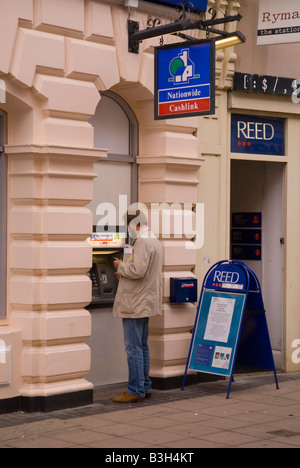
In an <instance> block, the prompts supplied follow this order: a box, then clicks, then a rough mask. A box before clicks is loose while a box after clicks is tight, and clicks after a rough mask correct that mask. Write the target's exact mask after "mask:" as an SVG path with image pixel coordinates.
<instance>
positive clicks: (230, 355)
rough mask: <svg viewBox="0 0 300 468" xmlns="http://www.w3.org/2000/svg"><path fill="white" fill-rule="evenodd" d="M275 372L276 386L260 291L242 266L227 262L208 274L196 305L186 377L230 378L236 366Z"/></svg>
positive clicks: (235, 262)
mask: <svg viewBox="0 0 300 468" xmlns="http://www.w3.org/2000/svg"><path fill="white" fill-rule="evenodd" d="M236 364H240V365H245V366H253V367H258V368H262V369H270V370H273V372H274V376H275V382H276V385H277V388H279V387H278V380H277V375H276V370H275V364H274V359H273V353H272V347H271V342H270V336H269V331H268V325H267V320H266V313H265V309H264V303H263V298H262V293H261V287H260V284H259V281H258V279H257V276H256V275H255V273H254V271H253V270H252V269H251V268H250V267H249V266H248V265H246V264H245V263H243V262H240V261H235V260H225V261H221V262H218V263H216V264H215V265H214V266H213V267H212V268H211V269H210V270H209V271H208V273H207V275H206V277H205V279H204V282H203V286H202V292H201V297H200V301H199V305H198V311H197V316H196V321H195V326H194V330H193V337H192V340H191V346H190V351H189V356H188V360H187V365H186V370H185V375H184V380H183V384H182V390H184V385H185V379H186V375H187V371H188V370H189V369H190V370H193V371H197V372H203V373H206V374H213V375H221V376H223V377H224V376H226V377H230V381H229V387H228V392H227V398H229V394H230V389H231V384H232V382H233V374H234V369H235V365H236Z"/></svg>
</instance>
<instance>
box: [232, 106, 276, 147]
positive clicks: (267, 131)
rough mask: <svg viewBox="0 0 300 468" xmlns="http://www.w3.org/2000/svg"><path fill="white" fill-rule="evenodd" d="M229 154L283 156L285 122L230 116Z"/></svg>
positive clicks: (274, 119) (248, 116) (263, 118)
mask: <svg viewBox="0 0 300 468" xmlns="http://www.w3.org/2000/svg"><path fill="white" fill-rule="evenodd" d="M231 152H232V153H243V154H264V155H270V156H271V155H273V156H284V155H285V120H284V119H280V118H273V117H260V116H254V115H241V114H232V116H231Z"/></svg>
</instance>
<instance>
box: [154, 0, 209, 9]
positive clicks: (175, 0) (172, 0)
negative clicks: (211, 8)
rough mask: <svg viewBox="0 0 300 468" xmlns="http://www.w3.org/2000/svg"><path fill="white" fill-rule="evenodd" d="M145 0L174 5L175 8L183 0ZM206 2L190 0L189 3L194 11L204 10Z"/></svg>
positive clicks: (203, 0) (204, 0)
mask: <svg viewBox="0 0 300 468" xmlns="http://www.w3.org/2000/svg"><path fill="white" fill-rule="evenodd" d="M145 1H146V2H148V3H159V4H161V5H165V6H170V7H176V8H177V7H178V6H180V5H181V4H182V5H183V0H145ZM207 2H208V0H192V1H191V2H190V4H192V5H193V9H194V10H196V11H199V10H201V11H206V10H207ZM190 4H189V6H190Z"/></svg>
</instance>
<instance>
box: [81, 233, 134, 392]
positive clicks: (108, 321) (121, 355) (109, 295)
mask: <svg viewBox="0 0 300 468" xmlns="http://www.w3.org/2000/svg"><path fill="white" fill-rule="evenodd" d="M125 237H126V236H125V234H123V233H121V232H116V230H114V231H113V232H111V231H108V232H101V233H96V232H94V233H93V234H92V235H91V237H90V239H89V243H90V244H91V245H92V247H93V266H92V268H91V270H90V272H89V276H90V279H91V282H92V302H91V304H90V305H89V306H88V307H87V308H88V310H89V311H90V313H91V317H92V335H91V337H90V338H89V340H88V341H87V344H88V345H89V346H90V348H91V371H90V373H89V374H88V376H87V379H88V380H89V381H91V382H92V383H93V384H94V387H95V388H96V389H97V387H104V386H107V385H109V386H110V385H114V384H119V383H123V382H126V381H127V378H128V367H127V358H126V354H125V349H124V339H123V326H122V320H120V319H117V318H115V317H114V316H113V304H114V300H115V297H116V293H117V288H118V280H117V278H116V276H115V269H114V265H113V263H114V260H115V259H120V260H122V259H123V254H124V247H125V243H126V238H125Z"/></svg>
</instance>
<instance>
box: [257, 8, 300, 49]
mask: <svg viewBox="0 0 300 468" xmlns="http://www.w3.org/2000/svg"><path fill="white" fill-rule="evenodd" d="M292 42H300V5H299V0H285V1H284V2H283V1H282V0H260V9H259V19H258V39H257V43H258V45H269V44H286V43H292Z"/></svg>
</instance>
